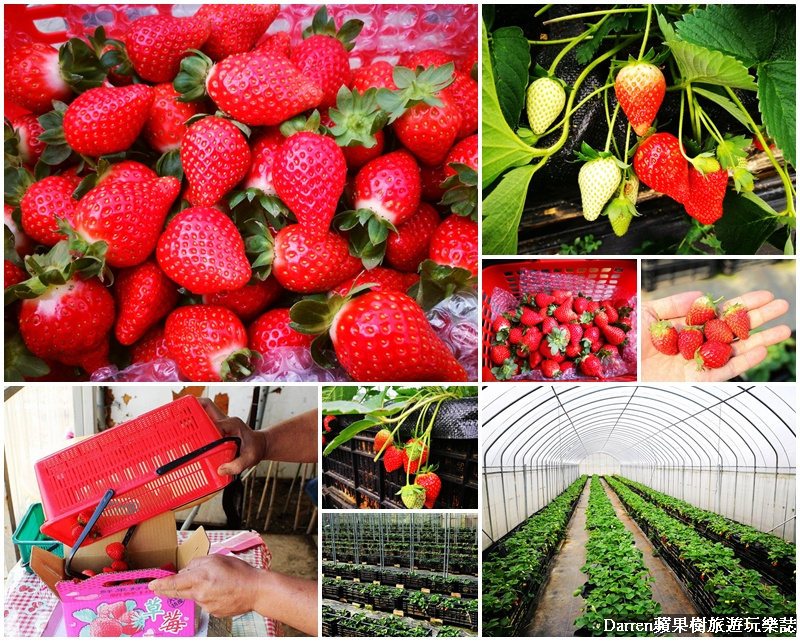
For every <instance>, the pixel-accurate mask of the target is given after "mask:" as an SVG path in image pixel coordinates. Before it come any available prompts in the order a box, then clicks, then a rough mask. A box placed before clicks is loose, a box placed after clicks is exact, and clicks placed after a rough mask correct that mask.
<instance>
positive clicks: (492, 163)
mask: <svg viewBox="0 0 800 641" xmlns="http://www.w3.org/2000/svg"><path fill="white" fill-rule="evenodd" d="M482 42H483V47H482V56H483V59H482V61H481V65H482V66H481V82H482V89H481V97H482V100H483V109H482V112H481V121H482V132H483V144H482V152H483V154H482V155H483V163H482V170H483V183H482V184H483V186H484V187H486V186H487V185H489V184H490V183H491V182H492V181H494V180H495V179H496V178H497V177H498V176H499V175H500V174H502V173H503V172H504V171H505V170H506V169H508V168H509V167H519V166H520V165H525V164H527V163H529V162H530V161H531V160H532V159H533V157H534V152H533V150H532V149H531V148H530V147H529V146H528V145H526V144H525V143H524V142H522V141H521V140H520V139H519V138H518V137H517V136H516V134H514V132H513V131H512V130H511V128H510V127H509V126H508V123H507V122H506V120H505V118H504V117H503V112H502V110H501V109H500V103H499V101H498V98H497V92H496V91H495V87H494V77H493V75H492V64H491V61H490V58H489V41H488V38H487V36H486V25H483V32H482Z"/></svg>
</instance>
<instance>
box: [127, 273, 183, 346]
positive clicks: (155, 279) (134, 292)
mask: <svg viewBox="0 0 800 641" xmlns="http://www.w3.org/2000/svg"><path fill="white" fill-rule="evenodd" d="M113 293H114V300H115V301H116V303H117V318H116V320H115V322H114V335H115V336H116V337H117V340H118V341H119V342H120V343H121V344H122V345H133V343H135V342H136V341H138V340H139V339H140V338H141V337H142V336H144V335H145V333H146V332H147V330H148V329H150V328H151V327H152V326H153V325H155V324H156V323H158V321H160V320H161V319H162V318H164V317H165V316H166V315H167V314H168V313H169V312H171V311H172V309H173V308H174V307H175V305H176V304H177V302H178V298H179V297H180V295H179V294H178V290H177V288H176V287H175V284H174V283H173V282H172V281H171V280H170V279H169V278H167V276H166V275H165V274H164V272H163V271H161V268H160V267H159V266H158V263H156V261H155V260H154V259H153V258H150V259H148V260H146V261H145V262H143V263H141V264H139V265H136V266H135V267H129V268H128V269H123V270H121V271H120V272H119V274H117V279H116V281H115V282H114V290H113Z"/></svg>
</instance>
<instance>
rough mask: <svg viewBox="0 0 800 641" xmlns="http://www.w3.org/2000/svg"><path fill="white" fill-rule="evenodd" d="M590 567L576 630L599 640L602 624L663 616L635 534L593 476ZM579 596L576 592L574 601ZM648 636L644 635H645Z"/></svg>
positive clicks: (588, 549)
mask: <svg viewBox="0 0 800 641" xmlns="http://www.w3.org/2000/svg"><path fill="white" fill-rule="evenodd" d="M586 529H587V530H590V531H591V534H590V535H589V540H588V541H587V543H586V564H585V565H584V566H583V567H582V568H581V572H583V573H584V574H585V575H586V576H587V577H588V581H587V582H586V585H585V586H584V588H583V590H582V593H583V598H584V605H583V608H582V609H581V611H582V612H583V614H582V615H581V616H579V617H578V618H577V619H575V625H576V626H578V627H579V628H583V629H586V630H588V631H589V632H590V633H591V634H593V635H595V636H599V635H602V634H603V633H604V632H603V630H604V625H603V621H604V619H613V620H614V621H617V622H624V623H646V622H652V621H653V619H654V618H655V617H657V616H659V615H660V614H661V605H660V604H659V603H658V602H656V601H654V600H653V594H652V592H651V590H650V583H651V582H652V581H653V580H654V579H653V578H652V577H651V576H650V574H649V572H648V570H647V566H646V565H645V564H644V561H643V560H642V558H643V555H642V551H641V550H640V549H638V548H637V547H636V545H635V543H634V539H633V533H632V532H631V531H630V530H628V529H627V528H626V527H625V525H624V524H623V523H622V521H620V520H619V518H618V517H617V513H616V510H614V506H613V505H612V504H611V501H610V500H609V498H608V495H607V494H606V491H605V489H604V488H603V484H602V483H601V482H600V479H599V477H597V476H593V477H592V483H591V489H590V493H589V502H588V506H587V509H586ZM578 592H581V590H578V591H576V595H577V594H578ZM642 634H646V633H642Z"/></svg>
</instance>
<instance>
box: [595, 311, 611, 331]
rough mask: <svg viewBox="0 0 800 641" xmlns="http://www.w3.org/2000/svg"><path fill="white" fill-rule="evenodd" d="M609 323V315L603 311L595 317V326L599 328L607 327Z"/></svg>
mask: <svg viewBox="0 0 800 641" xmlns="http://www.w3.org/2000/svg"><path fill="white" fill-rule="evenodd" d="M608 323H609V318H608V314H607V313H606V312H605V311H603V310H601V311H599V312H597V313H596V314H595V315H594V324H595V325H597V326H598V327H599V328H601V329H602V328H603V327H607V326H608Z"/></svg>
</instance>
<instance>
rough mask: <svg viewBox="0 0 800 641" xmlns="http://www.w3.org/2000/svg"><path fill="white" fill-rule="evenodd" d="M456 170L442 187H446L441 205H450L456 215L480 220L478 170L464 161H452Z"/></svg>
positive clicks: (452, 165) (452, 166)
mask: <svg viewBox="0 0 800 641" xmlns="http://www.w3.org/2000/svg"><path fill="white" fill-rule="evenodd" d="M450 167H451V168H452V169H453V170H454V171H455V172H456V173H455V175H454V176H450V177H449V178H447V179H446V180H445V181H444V182H443V183H442V184H441V187H442V188H443V189H446V190H447V191H446V192H445V194H444V196H443V197H442V200H441V202H440V203H439V204H440V205H444V206H445V207H449V208H450V211H451V212H453V213H454V214H455V215H456V216H464V217H469V218H471V219H472V220H474V221H476V222H477V221H478V172H477V171H476V170H475V169H473V168H472V167H470V166H469V165H465V164H463V163H457V162H451V163H450Z"/></svg>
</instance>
